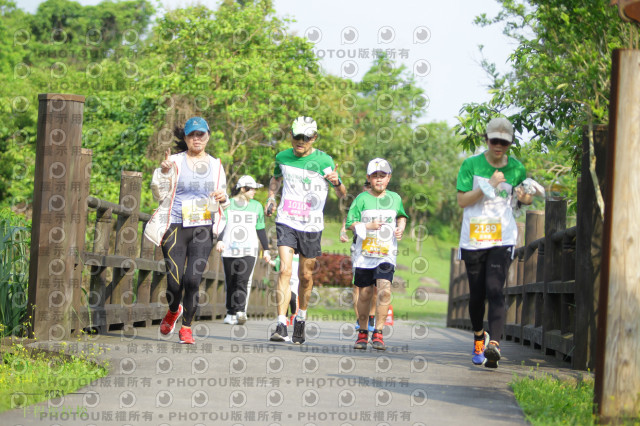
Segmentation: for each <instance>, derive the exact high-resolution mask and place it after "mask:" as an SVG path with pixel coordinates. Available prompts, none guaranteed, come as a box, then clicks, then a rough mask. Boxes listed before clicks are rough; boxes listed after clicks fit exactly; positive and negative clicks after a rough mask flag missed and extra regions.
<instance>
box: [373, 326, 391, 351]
mask: <svg viewBox="0 0 640 426" xmlns="http://www.w3.org/2000/svg"><path fill="white" fill-rule="evenodd" d="M371 346H372V347H373V349H377V350H379V351H384V350H386V349H387V347H386V346H385V345H384V340H382V330H373V337H372V338H371Z"/></svg>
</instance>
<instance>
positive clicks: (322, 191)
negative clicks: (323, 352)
mask: <svg viewBox="0 0 640 426" xmlns="http://www.w3.org/2000/svg"><path fill="white" fill-rule="evenodd" d="M291 136H292V141H291V148H290V149H287V150H285V151H282V152H279V153H278V154H277V155H276V164H275V169H274V171H273V177H272V178H271V182H270V183H269V198H268V199H267V205H266V208H265V214H266V215H267V216H271V214H272V210H273V208H274V207H275V203H276V199H275V195H276V193H277V192H278V191H279V190H280V188H281V187H282V195H281V199H280V204H279V205H278V212H277V217H276V234H277V238H278V254H279V255H280V262H281V268H282V269H281V270H280V275H279V277H278V288H277V291H276V301H277V304H278V307H277V312H278V323H277V326H276V330H275V331H274V332H273V334H272V335H271V338H270V340H273V341H279V342H282V341H288V340H289V336H288V333H287V325H286V324H287V307H288V306H289V301H290V299H291V291H290V287H289V280H290V278H291V262H292V258H293V254H294V253H299V254H300V265H299V270H298V271H299V272H298V276H299V278H300V284H299V292H298V299H299V301H300V307H299V309H298V314H297V315H296V318H295V320H294V324H293V336H292V339H291V340H292V341H293V343H296V344H302V343H304V341H305V334H304V328H305V321H306V317H307V306H308V304H309V297H310V296H311V289H312V288H313V275H312V274H313V268H314V265H315V263H316V257H318V256H320V254H321V253H322V251H321V246H320V239H321V238H322V230H323V229H324V217H323V209H324V204H325V201H326V199H327V194H328V193H329V188H330V187H333V188H334V189H335V191H336V194H337V195H338V197H339V198H342V197H344V196H345V195H346V193H347V190H346V188H345V187H344V185H343V184H342V181H341V180H340V177H339V176H338V173H337V172H336V166H335V164H334V162H333V159H332V158H331V157H330V156H329V155H328V154H326V153H324V152H323V151H320V150H319V149H315V148H314V147H313V144H314V143H315V142H316V141H317V140H318V125H317V123H316V122H315V120H314V119H313V118H311V117H304V116H301V117H298V118H296V119H295V120H294V122H293V124H292V125H291Z"/></svg>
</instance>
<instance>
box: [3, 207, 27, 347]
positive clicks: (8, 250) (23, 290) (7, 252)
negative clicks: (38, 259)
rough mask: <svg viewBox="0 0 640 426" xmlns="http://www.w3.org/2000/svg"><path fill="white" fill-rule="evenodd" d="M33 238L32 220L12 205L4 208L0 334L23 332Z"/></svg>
mask: <svg viewBox="0 0 640 426" xmlns="http://www.w3.org/2000/svg"><path fill="white" fill-rule="evenodd" d="M30 240H31V236H30V229H29V224H28V222H27V221H26V220H25V219H24V218H22V217H21V216H18V215H15V214H13V213H12V212H11V211H10V210H9V209H2V210H0V336H8V335H21V334H23V330H24V328H23V327H21V324H22V322H23V321H24V319H25V316H26V312H27V287H28V284H29V246H30V244H31V242H30Z"/></svg>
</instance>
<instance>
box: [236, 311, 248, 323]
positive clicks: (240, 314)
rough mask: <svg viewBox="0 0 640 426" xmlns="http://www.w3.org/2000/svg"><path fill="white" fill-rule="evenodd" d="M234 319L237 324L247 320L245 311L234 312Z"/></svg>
mask: <svg viewBox="0 0 640 426" xmlns="http://www.w3.org/2000/svg"><path fill="white" fill-rule="evenodd" d="M236 320H237V321H238V324H240V325H242V324H244V323H245V322H247V313H246V312H236Z"/></svg>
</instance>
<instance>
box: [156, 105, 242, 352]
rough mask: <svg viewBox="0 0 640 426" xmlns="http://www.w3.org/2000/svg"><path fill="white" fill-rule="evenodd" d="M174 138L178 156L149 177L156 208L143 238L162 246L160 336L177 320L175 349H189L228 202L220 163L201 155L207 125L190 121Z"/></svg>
mask: <svg viewBox="0 0 640 426" xmlns="http://www.w3.org/2000/svg"><path fill="white" fill-rule="evenodd" d="M173 133H174V136H175V138H176V141H175V143H176V148H177V150H178V153H177V154H173V155H171V152H170V149H167V151H166V152H165V158H164V160H163V161H162V163H161V164H160V167H159V168H157V169H156V170H155V171H154V173H153V178H152V180H151V190H152V192H153V197H154V198H155V199H156V200H157V201H158V202H159V205H158V208H157V209H156V211H155V212H154V213H153V215H152V216H151V219H150V220H149V222H147V225H146V227H145V231H144V234H145V236H146V237H147V238H148V239H149V240H151V241H152V242H153V243H154V244H155V245H156V246H160V245H161V246H162V253H163V255H164V259H165V262H166V264H167V293H166V294H167V301H168V302H169V310H168V311H167V314H166V315H165V317H164V319H163V320H162V322H161V323H160V332H161V333H162V334H165V335H166V334H170V333H172V332H173V330H174V328H175V324H176V322H177V321H178V318H179V317H180V316H181V315H182V328H181V329H180V333H179V337H180V343H186V344H193V343H195V341H194V339H193V334H192V332H191V322H192V321H193V317H194V315H195V312H196V308H197V306H198V288H199V286H200V281H201V280H202V274H203V272H204V271H205V270H206V269H207V268H206V265H207V259H208V258H209V254H210V253H211V249H212V248H213V243H214V239H216V238H217V235H218V234H219V231H221V230H222V228H223V227H224V221H223V214H222V213H223V209H226V208H227V206H228V205H229V197H228V196H227V193H226V188H227V178H226V175H225V172H224V168H223V167H222V164H221V163H220V160H219V159H217V158H213V157H212V156H210V155H209V154H207V153H206V151H205V148H206V147H207V142H209V137H210V135H211V132H210V130H209V125H208V124H207V122H206V120H205V119H204V118H202V117H192V118H190V119H189V120H187V122H186V123H185V126H184V128H181V127H176V128H175V129H174V132H173ZM185 264H186V265H185Z"/></svg>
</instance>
